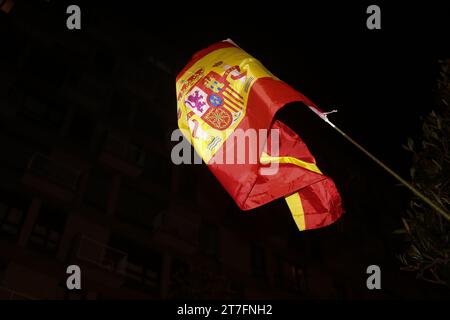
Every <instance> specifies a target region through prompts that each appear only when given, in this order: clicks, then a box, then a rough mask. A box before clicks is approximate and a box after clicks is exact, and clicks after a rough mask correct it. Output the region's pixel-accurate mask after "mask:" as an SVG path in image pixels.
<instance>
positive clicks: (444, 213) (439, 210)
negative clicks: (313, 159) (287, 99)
mask: <svg viewBox="0 0 450 320" xmlns="http://www.w3.org/2000/svg"><path fill="white" fill-rule="evenodd" d="M308 107H309V108H310V109H311V110H312V111H314V113H315V114H317V115H318V116H319V117H320V118H322V120H324V121H325V122H326V123H328V124H329V125H330V126H331V127H333V128H334V129H335V130H336V131H337V132H339V133H340V134H341V135H342V136H343V137H344V138H346V139H347V140H348V141H350V143H352V144H353V145H354V146H355V147H357V148H358V149H359V150H361V151H362V152H363V153H364V154H365V155H367V156H368V157H369V158H370V159H372V160H373V161H375V162H376V163H377V164H378V165H379V166H381V167H382V168H383V169H384V170H386V171H387V172H388V173H389V174H390V175H391V176H393V177H394V178H395V179H397V180H398V181H399V182H400V183H401V184H403V185H404V186H405V187H407V188H408V189H409V190H411V191H412V192H413V193H414V194H415V195H416V196H417V197H419V198H420V199H422V200H423V201H424V202H425V203H426V204H428V205H429V206H430V207H432V208H433V209H434V210H436V211H437V212H439V213H440V214H441V215H442V216H443V217H444V218H445V219H447V220H448V221H450V215H449V214H448V213H447V212H446V211H445V210H444V209H442V208H441V207H439V206H438V205H436V204H435V203H434V202H433V201H432V200H431V199H430V198H428V197H427V196H426V195H424V194H423V193H422V192H420V191H419V190H417V189H416V188H414V187H413V186H412V185H411V184H410V183H409V182H407V181H406V180H405V179H403V178H402V177H400V176H399V175H398V174H397V173H395V172H394V171H393V170H392V169H391V168H389V167H388V166H387V165H385V164H384V163H383V162H382V161H381V160H379V159H378V158H377V157H375V156H374V155H373V154H371V153H370V152H369V151H367V150H366V149H365V148H364V147H363V146H361V145H360V144H359V143H357V142H356V141H355V140H353V139H352V138H351V137H350V136H348V135H347V134H346V133H345V132H344V131H342V130H341V129H339V128H338V127H337V126H336V125H334V124H333V123H332V122H331V121H330V120H329V119H328V117H327V114H329V113H332V112H336V110H333V111H331V112H325V113H322V112H320V111H319V110H317V109H316V108H314V107H311V106H308Z"/></svg>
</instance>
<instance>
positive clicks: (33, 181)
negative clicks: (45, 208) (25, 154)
mask: <svg viewBox="0 0 450 320" xmlns="http://www.w3.org/2000/svg"><path fill="white" fill-rule="evenodd" d="M81 175H82V172H81V171H76V170H74V169H73V168H70V167H68V166H65V165H63V164H61V163H59V162H58V161H56V160H54V159H51V158H49V157H47V156H44V155H42V154H39V153H37V154H34V155H33V156H32V158H31V160H30V162H29V163H28V168H27V170H26V172H25V174H24V176H23V180H22V181H23V183H24V184H25V185H27V186H28V187H29V188H30V189H32V190H33V191H35V192H37V193H40V194H43V195H44V196H48V197H51V198H54V199H57V200H60V201H63V202H71V201H73V200H74V199H75V197H76V194H77V190H78V184H79V180H80V178H81Z"/></svg>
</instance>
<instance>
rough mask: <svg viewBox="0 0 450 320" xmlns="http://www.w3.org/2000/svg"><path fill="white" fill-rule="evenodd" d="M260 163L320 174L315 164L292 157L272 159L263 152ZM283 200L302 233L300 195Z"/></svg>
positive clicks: (304, 226)
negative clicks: (283, 165)
mask: <svg viewBox="0 0 450 320" xmlns="http://www.w3.org/2000/svg"><path fill="white" fill-rule="evenodd" d="M260 162H261V163H262V164H268V163H271V162H278V163H290V164H293V165H296V166H299V167H302V168H305V169H307V170H309V171H312V172H315V173H318V174H322V172H321V171H320V169H319V167H317V165H316V164H315V163H311V162H306V161H303V160H300V159H297V158H294V157H272V156H269V155H268V154H267V153H265V152H263V153H262V154H261V158H260ZM284 199H285V200H286V202H287V205H288V207H289V210H290V211H291V214H292V218H294V221H295V223H296V224H297V227H298V229H299V230H300V231H303V230H305V229H306V223H305V212H304V211H303V205H302V199H301V198H300V193H298V192H296V193H293V194H291V195H290V196H287V197H284Z"/></svg>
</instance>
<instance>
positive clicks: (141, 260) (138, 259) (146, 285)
mask: <svg viewBox="0 0 450 320" xmlns="http://www.w3.org/2000/svg"><path fill="white" fill-rule="evenodd" d="M109 245H111V246H113V247H115V248H117V249H119V250H121V251H124V252H126V253H127V254H128V261H127V267H126V269H125V277H126V280H125V282H126V285H128V286H129V287H132V288H136V289H139V290H144V291H147V292H151V293H158V294H159V290H160V281H161V271H162V255H161V254H160V253H159V252H157V251H155V250H154V249H152V248H148V247H145V246H143V245H140V244H138V243H136V242H134V241H132V240H130V239H128V238H125V237H122V236H120V235H112V236H111V239H110V241H109Z"/></svg>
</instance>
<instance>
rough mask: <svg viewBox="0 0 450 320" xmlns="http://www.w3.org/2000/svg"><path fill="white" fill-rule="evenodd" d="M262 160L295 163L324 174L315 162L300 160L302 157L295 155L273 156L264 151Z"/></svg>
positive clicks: (264, 162)
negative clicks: (295, 156) (298, 157)
mask: <svg viewBox="0 0 450 320" xmlns="http://www.w3.org/2000/svg"><path fill="white" fill-rule="evenodd" d="M260 162H261V163H262V164H267V163H270V162H278V163H290V164H294V165H296V166H299V167H302V168H305V169H307V170H309V171H312V172H315V173H319V174H322V172H321V171H320V170H319V168H318V167H317V165H316V164H315V163H311V162H306V161H303V160H300V159H297V158H294V157H272V156H269V155H268V154H267V153H265V152H263V153H262V154H261V158H260Z"/></svg>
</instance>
